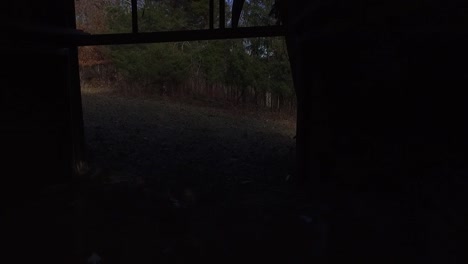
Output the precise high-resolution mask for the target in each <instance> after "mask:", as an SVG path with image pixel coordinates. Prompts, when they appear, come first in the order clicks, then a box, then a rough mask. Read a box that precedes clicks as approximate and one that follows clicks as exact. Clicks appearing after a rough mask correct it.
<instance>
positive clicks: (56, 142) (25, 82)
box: [0, 1, 82, 200]
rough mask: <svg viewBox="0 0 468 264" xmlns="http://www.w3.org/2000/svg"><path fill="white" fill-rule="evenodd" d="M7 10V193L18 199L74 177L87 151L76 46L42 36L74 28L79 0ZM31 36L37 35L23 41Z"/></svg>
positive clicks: (3, 47) (2, 46) (3, 48)
mask: <svg viewBox="0 0 468 264" xmlns="http://www.w3.org/2000/svg"><path fill="white" fill-rule="evenodd" d="M1 12H2V22H3V23H2V28H1V31H2V32H1V34H2V35H3V36H6V37H7V39H4V40H6V41H5V42H1V43H0V54H1V57H2V63H3V67H4V70H2V72H1V73H0V75H1V79H2V85H1V98H0V100H1V105H0V107H1V120H0V122H1V129H0V133H1V142H2V148H1V154H2V157H4V158H3V162H2V164H4V165H3V166H2V167H3V169H2V170H4V172H5V173H2V181H3V184H2V190H4V192H2V193H3V194H7V193H8V194H9V196H8V197H10V198H11V199H12V200H14V199H13V197H16V198H18V199H21V198H24V197H25V196H28V195H33V193H35V192H37V191H39V190H40V189H41V188H43V187H45V186H47V185H54V184H63V183H67V182H68V181H70V180H71V177H72V173H73V166H74V164H73V161H74V159H75V158H77V157H79V156H80V155H81V154H79V153H78V152H79V151H80V150H79V149H80V148H81V146H82V145H80V144H79V140H78V141H76V138H77V137H76V136H77V135H80V133H82V132H81V131H82V128H81V125H80V122H82V118H81V106H80V101H79V100H80V96H79V77H78V71H77V69H78V68H77V66H78V65H77V53H76V48H65V47H56V46H52V45H51V44H50V43H49V44H44V43H42V40H43V39H42V38H41V34H47V32H50V31H67V30H68V31H70V30H72V29H74V26H75V19H74V2H73V1H13V2H10V3H8V4H7V5H6V8H2V11H1ZM31 34H35V36H36V38H34V39H32V40H31V41H28V42H26V43H24V42H21V41H19V39H20V38H22V37H25V36H27V35H31ZM72 116H74V117H75V118H72ZM80 120H81V121H80ZM73 135H75V137H73ZM74 140H75V142H73V141H74Z"/></svg>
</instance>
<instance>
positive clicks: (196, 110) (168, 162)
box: [76, 93, 326, 263]
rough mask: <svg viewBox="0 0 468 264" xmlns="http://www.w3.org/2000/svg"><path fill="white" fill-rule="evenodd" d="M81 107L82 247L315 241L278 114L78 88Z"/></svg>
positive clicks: (152, 254)
mask: <svg viewBox="0 0 468 264" xmlns="http://www.w3.org/2000/svg"><path fill="white" fill-rule="evenodd" d="M83 109H84V119H85V131H86V139H87V143H88V152H89V153H90V159H91V167H92V168H91V171H90V173H89V176H90V178H91V180H90V182H87V183H84V184H83V189H82V190H80V191H79V192H77V193H78V196H77V200H78V209H77V211H78V213H77V215H79V219H76V220H77V226H76V231H77V232H76V233H77V236H76V237H77V243H78V247H77V248H78V252H77V254H78V256H79V257H80V258H85V257H87V256H90V255H91V254H92V252H97V254H99V255H100V256H101V257H102V259H103V260H104V259H105V260H106V263H131V262H133V263H136V261H138V263H173V262H183V263H186V262H191V261H197V260H208V261H221V262H223V263H225V262H233V263H238V262H239V261H246V260H253V259H257V260H258V261H265V260H268V259H271V260H273V259H278V258H281V259H283V260H284V261H286V260H294V259H295V260H296V261H299V263H300V262H302V261H305V260H306V259H307V258H306V257H307V255H309V257H310V256H312V255H313V254H318V253H319V252H320V247H321V246H323V245H322V240H323V236H324V234H323V232H325V231H326V228H325V227H320V225H324V223H323V222H322V221H323V220H322V219H320V218H319V217H318V215H317V216H316V215H314V214H318V213H317V211H318V208H317V207H314V206H312V205H311V204H309V203H307V202H306V199H305V196H304V195H300V194H298V192H297V190H294V188H293V185H292V184H291V176H290V174H291V173H292V170H291V169H292V166H291V164H292V162H293V161H292V159H293V157H292V153H293V152H294V150H293V145H294V139H293V136H294V129H293V128H292V127H291V126H290V125H289V126H288V125H287V124H286V123H287V122H286V123H285V122H281V121H278V120H276V121H275V120H268V119H265V117H263V118H261V115H260V116H253V115H252V114H242V113H233V112H232V111H231V110H226V109H215V108H208V107H200V106H193V105H188V104H181V103H174V102H167V101H164V100H160V99H159V100H143V99H125V98H119V97H112V96H109V95H107V94H86V93H85V94H84V95H83ZM83 190H86V191H83Z"/></svg>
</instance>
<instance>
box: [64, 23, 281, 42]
mask: <svg viewBox="0 0 468 264" xmlns="http://www.w3.org/2000/svg"><path fill="white" fill-rule="evenodd" d="M285 33H286V30H285V28H284V27H282V26H266V27H247V28H235V29H232V28H226V29H205V30H187V31H167V32H150V33H138V34H132V33H124V34H102V35H81V36H77V37H76V38H72V40H71V43H69V44H72V45H76V46H96V45H119V44H139V43H160V42H180V41H196V40H215V39H237V38H255V37H276V36H284V35H285Z"/></svg>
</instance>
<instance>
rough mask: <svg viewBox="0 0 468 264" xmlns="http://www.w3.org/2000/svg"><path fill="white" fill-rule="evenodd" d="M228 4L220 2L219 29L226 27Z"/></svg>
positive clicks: (221, 0)
mask: <svg viewBox="0 0 468 264" xmlns="http://www.w3.org/2000/svg"><path fill="white" fill-rule="evenodd" d="M225 6H226V2H225V0H219V28H225V27H226V7H225Z"/></svg>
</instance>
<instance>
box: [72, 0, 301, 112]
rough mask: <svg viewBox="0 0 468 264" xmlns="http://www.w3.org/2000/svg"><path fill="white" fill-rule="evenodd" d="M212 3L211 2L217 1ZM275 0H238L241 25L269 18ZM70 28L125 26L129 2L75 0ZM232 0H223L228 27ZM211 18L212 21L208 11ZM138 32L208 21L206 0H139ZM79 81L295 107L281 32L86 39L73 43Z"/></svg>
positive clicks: (94, 30)
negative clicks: (107, 41)
mask: <svg viewBox="0 0 468 264" xmlns="http://www.w3.org/2000/svg"><path fill="white" fill-rule="evenodd" d="M214 2H215V8H214V10H218V9H219V7H218V6H217V4H218V1H214ZM273 3H274V0H250V1H246V2H245V6H244V10H243V13H242V16H241V19H240V21H239V26H240V27H249V26H267V25H275V24H276V19H275V18H274V16H273V15H271V11H272V8H273ZM75 4H76V21H77V28H78V29H79V30H82V31H84V32H87V33H90V34H109V33H130V32H131V31H132V28H131V27H132V26H131V19H132V18H131V10H130V9H131V8H130V6H131V3H130V1H124V0H76V2H75ZM231 5H232V1H227V2H226V10H225V12H226V21H225V22H226V23H225V24H226V27H230V17H231V15H230V10H231ZM214 20H215V21H214V22H215V23H214V24H215V25H219V15H218V14H217V12H215V15H214ZM138 24H139V30H140V32H160V31H176V30H197V29H208V27H209V0H139V1H138ZM79 60H80V72H81V80H82V86H86V87H94V88H95V87H102V86H106V87H112V89H114V90H115V91H117V92H119V93H122V94H131V95H143V96H148V95H157V96H171V97H188V98H195V99H196V98H201V99H204V100H212V101H217V102H222V103H223V104H230V105H235V106H245V107H254V108H257V109H269V110H271V111H278V112H285V113H294V111H295V104H296V103H295V94H294V89H293V84H292V77H291V71H290V65H289V59H288V54H287V49H286V43H285V40H284V38H282V37H274V38H272V37H270V38H250V39H228V40H212V41H191V42H177V43H155V44H137V45H120V46H88V47H81V48H80V51H79Z"/></svg>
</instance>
